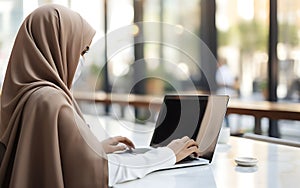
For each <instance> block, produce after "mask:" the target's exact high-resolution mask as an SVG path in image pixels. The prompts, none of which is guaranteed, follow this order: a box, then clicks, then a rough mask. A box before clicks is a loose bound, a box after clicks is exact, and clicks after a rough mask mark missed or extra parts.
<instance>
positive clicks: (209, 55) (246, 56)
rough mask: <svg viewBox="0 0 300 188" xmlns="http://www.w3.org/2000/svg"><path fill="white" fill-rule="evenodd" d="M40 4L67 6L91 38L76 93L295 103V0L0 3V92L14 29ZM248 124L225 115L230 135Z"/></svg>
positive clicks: (296, 126) (299, 57) (297, 129)
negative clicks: (89, 30)
mask: <svg viewBox="0 0 300 188" xmlns="http://www.w3.org/2000/svg"><path fill="white" fill-rule="evenodd" d="M45 3H57V4H61V5H64V6H67V7H70V8H72V9H73V10H75V11H77V12H79V13H80V14H81V15H82V16H83V17H84V18H85V19H86V20H87V21H88V22H89V23H90V24H91V25H92V26H93V27H94V28H95V29H96V31H97V33H96V36H95V38H94V40H93V42H92V46H91V49H90V52H89V53H88V54H87V56H86V62H87V65H85V68H84V71H83V73H82V75H81V78H80V79H79V80H78V81H77V82H76V83H75V86H74V88H73V89H74V90H75V91H91V92H94V91H104V92H114V93H128V92H130V93H135V94H147V95H154V96H162V95H163V94H165V93H172V92H178V91H185V92H193V91H195V90H197V91H201V92H203V93H224V94H229V95H230V96H231V97H232V98H238V99H240V100H247V101H249V100H254V101H264V100H268V101H278V102H288V103H298V102H299V101H300V42H299V39H300V1H296V0H276V1H275V0H188V1H187V0H185V1H184V0H85V1H78V0H0V84H1V85H2V82H3V78H4V75H5V70H6V66H7V62H8V59H9V55H10V51H11V49H12V46H13V41H14V38H15V36H16V33H17V31H18V28H19V27H20V24H21V23H22V21H23V19H24V18H25V17H26V16H27V15H28V14H29V13H30V12H31V11H32V10H34V9H35V8H37V7H38V6H40V5H43V4H45ZM128 31H130V32H128ZM87 106H88V105H87V104H81V107H82V108H83V109H84V110H86V113H88V112H89V109H88V107H87ZM106 110H107V109H106ZM108 110H109V109H108ZM104 111H105V109H102V107H99V110H97V113H99V114H101V113H104ZM252 118H253V117H249V116H238V115H230V119H229V124H230V126H231V128H232V131H233V132H248V131H252V129H253V124H254V123H253V122H254V120H253V119H252ZM269 123H270V122H269V120H268V119H263V121H262V128H263V134H267V133H266V132H267V128H268V126H269ZM275 123H276V124H277V125H278V127H279V129H280V131H281V134H282V137H285V138H288V139H293V140H300V123H299V122H298V121H288V120H279V121H276V122H275Z"/></svg>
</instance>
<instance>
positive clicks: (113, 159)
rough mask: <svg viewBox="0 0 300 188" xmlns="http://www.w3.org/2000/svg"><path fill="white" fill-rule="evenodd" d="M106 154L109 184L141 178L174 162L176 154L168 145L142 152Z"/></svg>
mask: <svg viewBox="0 0 300 188" xmlns="http://www.w3.org/2000/svg"><path fill="white" fill-rule="evenodd" d="M107 156H108V171H109V175H108V177H109V178H108V184H109V186H113V185H115V184H117V183H121V182H125V181H130V180H134V179H137V178H142V177H144V176H146V175H147V174H149V173H151V172H153V171H156V170H159V169H160V168H164V167H168V166H172V165H174V164H175V163H176V156H175V154H174V152H173V151H172V150H171V149H170V148H168V147H161V148H157V149H153V150H150V151H148V152H146V153H144V154H132V153H116V154H108V155H107Z"/></svg>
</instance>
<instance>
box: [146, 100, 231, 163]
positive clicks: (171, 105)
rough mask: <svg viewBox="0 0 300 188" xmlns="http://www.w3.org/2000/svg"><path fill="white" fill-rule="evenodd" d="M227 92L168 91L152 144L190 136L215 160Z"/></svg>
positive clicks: (206, 156) (203, 151) (160, 143)
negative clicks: (212, 93) (184, 93)
mask: <svg viewBox="0 0 300 188" xmlns="http://www.w3.org/2000/svg"><path fill="white" fill-rule="evenodd" d="M227 102H228V96H211V95H166V96H165V98H164V101H163V104H162V106H161V109H160V113H159V116H158V119H157V122H156V128H155V130H154V133H153V136H152V140H151V143H150V145H151V146H153V147H160V146H166V145H168V144H169V143H170V142H171V141H172V140H174V139H177V138H181V137H183V136H189V137H190V138H192V139H194V140H196V141H197V142H198V144H199V149H200V153H201V156H200V157H202V158H206V159H208V160H210V161H211V160H212V156H213V152H214V149H215V146H216V144H217V139H218V135H219V131H220V129H221V125H222V122H223V118H224V115H225V112H226V108H227Z"/></svg>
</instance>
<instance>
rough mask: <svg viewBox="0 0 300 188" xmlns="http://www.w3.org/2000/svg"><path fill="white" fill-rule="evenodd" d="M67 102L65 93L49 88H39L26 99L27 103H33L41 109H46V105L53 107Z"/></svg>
mask: <svg viewBox="0 0 300 188" xmlns="http://www.w3.org/2000/svg"><path fill="white" fill-rule="evenodd" d="M68 101H70V100H69V99H68V97H67V94H66V93H65V92H63V91H62V90H61V89H57V88H54V87H50V86H45V87H41V88H39V89H37V90H35V91H34V92H33V93H32V94H31V96H30V98H29V99H28V103H35V105H41V106H43V107H46V106H47V105H51V106H54V105H58V104H59V105H62V104H68V103H69V102H68Z"/></svg>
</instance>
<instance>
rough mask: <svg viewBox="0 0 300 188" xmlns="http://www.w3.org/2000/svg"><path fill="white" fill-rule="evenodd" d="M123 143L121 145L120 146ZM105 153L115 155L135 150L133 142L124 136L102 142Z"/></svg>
mask: <svg viewBox="0 0 300 188" xmlns="http://www.w3.org/2000/svg"><path fill="white" fill-rule="evenodd" d="M120 143H121V144H120ZM101 144H102V146H103V149H104V151H105V153H107V154H108V153H113V152H115V151H124V150H126V149H127V148H129V149H132V148H135V146H134V144H133V143H132V141H131V140H129V139H128V138H126V137H123V136H116V137H111V138H108V139H105V140H103V141H102V142H101Z"/></svg>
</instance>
